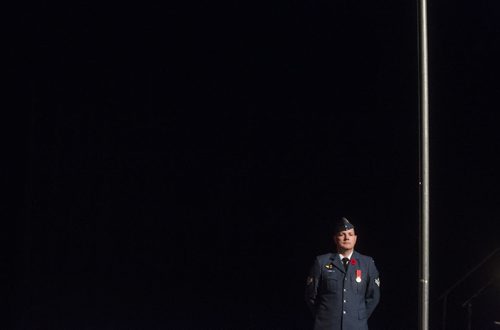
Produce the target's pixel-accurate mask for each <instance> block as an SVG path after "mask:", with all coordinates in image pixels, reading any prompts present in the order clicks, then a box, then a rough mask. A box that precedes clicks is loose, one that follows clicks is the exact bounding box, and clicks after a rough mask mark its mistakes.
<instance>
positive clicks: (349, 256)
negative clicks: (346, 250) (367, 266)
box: [339, 251, 354, 261]
mask: <svg viewBox="0 0 500 330" xmlns="http://www.w3.org/2000/svg"><path fill="white" fill-rule="evenodd" d="M353 252H354V251H351V253H350V254H349V255H347V256H343V255H341V254H340V253H339V258H340V261H342V259H344V258H347V259H349V261H350V260H351V257H352V253H353Z"/></svg>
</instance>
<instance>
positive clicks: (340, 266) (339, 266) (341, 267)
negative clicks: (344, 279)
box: [330, 253, 345, 273]
mask: <svg viewBox="0 0 500 330" xmlns="http://www.w3.org/2000/svg"><path fill="white" fill-rule="evenodd" d="M330 259H332V262H333V266H335V268H337V269H338V270H340V271H341V272H342V273H345V270H344V265H343V264H342V261H340V258H339V254H338V253H332V255H331V257H330Z"/></svg>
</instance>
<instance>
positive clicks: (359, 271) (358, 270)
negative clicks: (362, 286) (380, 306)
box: [356, 269, 361, 283]
mask: <svg viewBox="0 0 500 330" xmlns="http://www.w3.org/2000/svg"><path fill="white" fill-rule="evenodd" d="M356 282H358V283H361V269H356Z"/></svg>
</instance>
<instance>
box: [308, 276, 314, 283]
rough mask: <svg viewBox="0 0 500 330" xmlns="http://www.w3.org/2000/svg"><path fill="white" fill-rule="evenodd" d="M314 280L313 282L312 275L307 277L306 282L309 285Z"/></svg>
mask: <svg viewBox="0 0 500 330" xmlns="http://www.w3.org/2000/svg"><path fill="white" fill-rule="evenodd" d="M312 282H313V278H312V276H309V277H308V278H307V280H306V284H307V285H311V283H312Z"/></svg>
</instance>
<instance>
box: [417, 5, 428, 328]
mask: <svg viewBox="0 0 500 330" xmlns="http://www.w3.org/2000/svg"><path fill="white" fill-rule="evenodd" d="M419 23H420V24H419V25H420V26H419V53H420V54H419V58H420V63H419V64H420V95H419V96H420V170H421V173H420V182H419V184H420V242H419V243H420V283H419V284H420V285H419V291H420V292H419V293H420V294H419V329H420V330H427V329H428V328H429V79H428V78H429V77H428V54H427V0H419Z"/></svg>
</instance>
